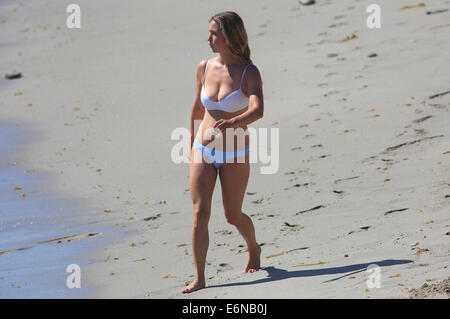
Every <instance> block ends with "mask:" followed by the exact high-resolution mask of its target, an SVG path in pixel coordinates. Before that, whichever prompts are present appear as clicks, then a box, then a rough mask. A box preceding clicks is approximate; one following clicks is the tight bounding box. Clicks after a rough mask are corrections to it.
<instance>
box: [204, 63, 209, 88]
mask: <svg viewBox="0 0 450 319" xmlns="http://www.w3.org/2000/svg"><path fill="white" fill-rule="evenodd" d="M208 62H209V59H207V60H206V65H205V72H203V85H204V84H205V79H206V70H207V69H208Z"/></svg>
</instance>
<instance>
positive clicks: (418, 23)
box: [0, 0, 450, 298]
mask: <svg viewBox="0 0 450 319" xmlns="http://www.w3.org/2000/svg"><path fill="white" fill-rule="evenodd" d="M422 2H423V3H424V6H416V5H418V4H420V3H421V2H420V1H411V0H410V1H382V3H381V4H380V7H381V23H382V25H381V28H380V29H369V28H368V27H367V26H366V18H367V17H368V15H369V14H368V13H366V7H367V6H368V5H369V4H371V3H372V1H350V0H346V1H344V0H340V1H336V0H335V1H331V0H328V1H327V0H319V1H317V2H316V4H314V5H312V6H301V5H300V4H299V3H298V2H297V1H295V0H290V1H239V2H238V1H230V0H225V1H220V2H219V1H205V0H196V1H181V0H177V1H162V0H159V1H148V2H147V1H139V2H138V1H132V2H124V1H111V0H108V1H106V0H101V1H100V0H97V1H86V0H82V1H78V2H77V3H78V4H79V5H80V7H81V19H82V22H81V23H82V27H81V29H68V28H67V27H66V25H65V22H66V18H67V16H68V13H66V12H65V9H66V8H65V5H66V4H63V3H61V2H60V1H56V0H53V1H50V0H42V1H30V0H28V1H25V0H22V1H10V2H6V3H2V5H1V17H0V38H1V39H2V43H1V50H2V54H1V55H0V70H1V72H3V73H9V72H12V71H13V70H14V69H15V70H16V71H19V72H22V74H23V77H22V78H21V79H16V80H5V79H2V80H1V81H0V94H1V97H2V98H1V100H0V120H1V121H2V122H6V123H9V125H14V126H15V127H17V128H18V129H20V130H21V131H24V132H29V134H30V135H31V134H32V141H31V142H29V143H27V144H25V145H24V146H23V147H21V148H20V149H19V150H15V152H14V153H12V155H8V156H9V157H8V162H7V163H6V164H8V165H9V166H11V167H12V165H13V164H11V163H14V166H16V165H17V167H21V168H22V169H24V170H31V169H33V170H34V171H35V172H37V173H42V174H46V175H50V176H51V178H50V179H47V180H46V181H45V183H44V185H43V186H42V187H41V188H40V189H39V190H37V191H36V192H37V193H39V194H46V195H48V196H50V195H51V196H54V197H55V199H56V198H60V197H64V198H70V199H72V200H76V201H77V203H78V205H79V207H82V208H80V209H79V211H78V212H75V215H74V212H73V210H70V209H69V210H68V211H70V213H68V212H67V213H66V215H65V217H66V221H67V224H68V225H71V223H83V224H85V225H87V224H88V225H90V229H89V231H88V232H85V233H84V235H79V234H78V233H77V234H73V235H75V236H78V237H74V239H80V238H83V239H84V238H86V239H87V240H82V241H78V242H82V243H84V245H92V247H95V249H94V250H93V251H92V252H91V253H90V254H88V255H85V256H84V257H83V258H84V259H83V260H85V261H83V262H81V261H80V263H81V264H82V283H83V284H82V288H81V289H79V292H80V294H81V295H83V296H84V297H93V298H110V297H111V298H410V297H423V298H427V297H430V296H431V297H439V296H440V297H448V295H446V291H447V292H448V290H445V289H447V288H445V287H444V288H443V289H442V290H439V291H440V292H441V294H438V295H429V294H427V293H426V292H424V293H423V294H418V293H416V292H417V291H416V290H414V291H412V289H413V288H420V287H423V285H424V283H427V285H432V284H434V283H441V282H443V280H445V279H447V278H449V277H450V269H449V264H450V262H449V261H450V251H449V250H450V249H449V247H450V245H449V243H450V236H449V234H450V139H449V136H450V125H449V123H450V113H449V106H450V103H449V102H450V94H448V93H447V94H441V95H438V96H435V95H437V94H440V93H446V92H448V91H449V90H450V79H449V76H448V75H449V73H450V72H449V71H450V69H449V65H450V57H449V55H448V52H450V43H449V41H448V34H449V30H450V25H449V24H448V22H449V17H450V11H444V12H437V13H433V14H427V12H428V11H437V10H445V9H450V1H448V0H446V1H444V0H437V1H422ZM404 6H413V7H412V8H405V9H403V10H402V9H401V8H402V7H404ZM225 10H233V11H236V12H237V13H239V14H240V15H241V17H242V18H243V20H244V23H245V26H246V29H247V32H248V35H249V41H250V48H251V50H252V60H253V62H254V63H255V65H257V66H258V68H259V70H260V72H261V74H262V77H263V81H264V98H265V114H264V118H263V119H261V120H260V121H258V122H255V123H253V124H252V125H251V126H252V127H254V128H278V129H279V133H280V141H279V149H280V154H279V160H280V165H279V170H278V172H277V173H276V174H268V175H263V174H260V168H261V167H262V166H265V164H262V163H256V164H252V168H251V177H250V180H249V184H248V188H247V195H246V197H245V199H244V205H243V211H244V212H246V213H247V214H248V215H250V216H252V219H253V221H254V224H255V228H256V234H257V240H258V242H259V243H260V244H261V245H262V260H261V261H262V266H263V267H264V269H263V270H261V271H259V272H257V273H254V274H242V273H241V270H242V269H243V267H244V263H245V260H246V251H245V246H244V241H243V239H242V238H241V237H240V235H239V234H238V233H237V231H236V229H234V228H233V226H231V225H228V224H227V223H226V220H225V218H224V216H223V208H222V203H221V189H220V182H217V185H216V189H215V192H214V195H213V206H212V216H211V220H210V228H209V230H210V248H209V251H208V257H207V268H206V276H207V280H208V282H207V284H208V286H209V287H208V288H207V289H203V290H201V291H198V292H195V293H193V294H189V295H183V294H181V293H180V291H181V289H182V288H183V286H184V285H185V282H187V281H188V280H192V279H193V274H194V266H193V262H192V255H191V246H190V228H191V222H192V203H191V199H190V195H189V176H188V174H189V170H188V168H189V167H188V164H175V163H173V162H172V160H171V157H170V154H171V149H172V147H173V146H174V144H175V143H176V142H175V141H172V140H171V132H172V131H173V130H174V129H175V128H177V127H186V128H188V127H189V116H190V110H191V105H192V102H193V98H194V88H195V87H194V85H195V82H194V80H195V69H196V66H197V65H198V63H199V62H200V61H201V60H203V59H205V58H207V57H209V58H211V57H213V56H214V53H212V52H211V51H210V49H209V47H208V45H207V42H206V38H207V34H208V33H207V30H208V29H207V28H208V20H209V18H210V17H211V16H212V15H213V14H215V13H217V12H220V11H225ZM6 164H5V165H6ZM8 165H7V166H8ZM11 169H12V168H11ZM41 184H42V183H41ZM10 186H11V187H10V188H9V190H10V192H11V193H14V192H15V191H14V186H16V185H10ZM15 194H17V193H15ZM30 196H31V195H30ZM30 196H27V198H26V199H27V200H33V198H32V196H31V199H30ZM20 200H25V198H21V197H19V196H17V197H16V199H15V201H20ZM5 227H8V225H6V226H5ZM30 229H31V230H32V231H34V232H39V228H30ZM90 233H95V234H96V235H95V236H89V234H90ZM79 236H81V237H79ZM60 237H64V236H60ZM52 239H55V237H52V238H49V239H48V240H52ZM59 241H60V242H59ZM35 244H36V245H37V244H39V245H50V244H51V245H54V246H55V247H58V249H57V250H55V251H56V253H55V254H64V256H66V255H67V254H68V255H69V256H70V249H71V246H70V245H71V243H70V242H68V241H67V240H64V239H62V240H56V242H55V241H53V242H42V240H41V241H40V242H39V243H38V242H36V243H35ZM18 248H20V247H13V246H11V247H9V248H8V249H7V250H9V251H8V253H6V254H2V255H0V258H8V260H7V261H11V262H14V259H15V258H17V260H21V259H20V258H19V256H20V255H19V254H23V253H25V251H23V250H17V249H18ZM14 249H15V250H14ZM33 249H34V248H33ZM31 250H32V249H30V251H31ZM15 256H17V257H15ZM80 258H81V257H80ZM69 260H70V261H69ZM71 263H77V260H74V258H69V257H67V264H71ZM371 264H376V265H378V266H379V267H380V268H379V270H380V276H381V281H380V287H379V288H370V287H368V285H367V280H368V278H369V276H370V273H368V272H367V268H368V266H369V265H371ZM30 267H32V266H30V264H27V263H17V269H19V270H20V269H25V268H30ZM52 271H54V270H52ZM62 271H63V272H64V271H65V269H62ZM16 275H17V274H16ZM47 275H48V276H50V270H49V271H48V273H47ZM41 276H42V277H41V278H45V276H46V274H45V273H43V274H41ZM28 280H29V281H28V284H27V285H26V286H24V285H22V286H21V288H20V289H18V288H17V286H20V285H21V283H20V276H19V277H17V276H16V277H14V282H12V279H11V278H9V277H8V276H7V275H5V274H4V273H1V272H0V286H1V287H2V293H3V294H5V295H6V296H13V297H20V296H23V297H30V296H31V297H36V296H39V287H36V285H37V284H36V283H34V282H33V281H32V280H31V279H28ZM63 280H65V279H64V278H63ZM63 280H61V283H60V284H61V285H62V286H63V287H64V289H67V288H65V282H63ZM444 283H445V281H444ZM446 283H447V284H444V285H446V287H448V280H447V281H446ZM425 288H426V287H425ZM33 289H34V290H33ZM49 289H50V288H49ZM411 291H412V292H414V293H411V294H410V292H411Z"/></svg>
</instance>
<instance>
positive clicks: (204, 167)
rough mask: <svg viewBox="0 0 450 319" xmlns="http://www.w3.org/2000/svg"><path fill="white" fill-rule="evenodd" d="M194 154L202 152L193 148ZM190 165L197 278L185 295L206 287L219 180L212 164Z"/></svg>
mask: <svg viewBox="0 0 450 319" xmlns="http://www.w3.org/2000/svg"><path fill="white" fill-rule="evenodd" d="M192 152H193V153H195V152H200V151H199V150H198V149H195V148H193V149H192ZM200 153H201V152H200ZM192 155H193V156H195V155H198V154H192ZM190 165H191V166H190V193H191V199H192V203H193V205H194V220H193V223H192V232H191V241H192V254H193V257H194V264H195V271H196V276H195V280H194V281H193V282H192V283H191V284H190V285H189V286H188V287H186V288H184V289H183V290H182V292H183V293H189V292H193V291H195V290H198V289H201V288H204V287H205V285H206V282H205V263H206V253H207V251H208V245H209V234H208V221H209V217H210V215H211V198H212V194H213V191H214V186H215V185H216V179H217V170H216V169H215V168H214V166H213V165H212V164H208V163H191V164H190Z"/></svg>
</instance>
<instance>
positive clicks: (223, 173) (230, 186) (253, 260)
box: [219, 155, 261, 272]
mask: <svg viewBox="0 0 450 319" xmlns="http://www.w3.org/2000/svg"><path fill="white" fill-rule="evenodd" d="M248 157H249V156H248V155H247V156H246V159H245V163H226V164H225V165H223V166H222V167H221V168H220V169H219V175H220V183H221V185H222V201H223V207H224V210H225V217H226V218H227V221H228V222H229V223H230V224H232V225H234V226H235V227H236V228H237V229H238V231H239V233H240V234H241V235H242V237H244V239H245V241H246V243H247V249H248V260H247V264H246V265H245V268H244V271H243V272H254V271H257V270H258V269H259V268H260V255H261V248H260V247H259V245H258V243H257V242H256V236H255V228H254V227H253V222H252V220H251V219H250V217H248V216H247V215H246V214H244V213H243V212H242V203H243V201H244V195H245V190H246V188H247V183H248V178H249V176H250V164H249V159H248Z"/></svg>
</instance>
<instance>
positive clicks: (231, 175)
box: [219, 155, 250, 220]
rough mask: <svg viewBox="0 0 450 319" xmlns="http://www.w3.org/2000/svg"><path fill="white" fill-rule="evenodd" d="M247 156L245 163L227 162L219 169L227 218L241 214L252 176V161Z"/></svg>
mask: <svg viewBox="0 0 450 319" xmlns="http://www.w3.org/2000/svg"><path fill="white" fill-rule="evenodd" d="M248 157H249V156H248V155H247V156H246V159H245V163H225V164H224V165H223V166H222V167H221V168H220V169H219V176H220V184H221V186H222V202H223V208H224V210H225V216H226V218H227V219H229V220H230V219H232V218H233V217H237V215H240V214H241V209H242V203H243V201H244V195H245V190H246V188H247V183H248V179H249V176H250V163H249V159H248Z"/></svg>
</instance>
